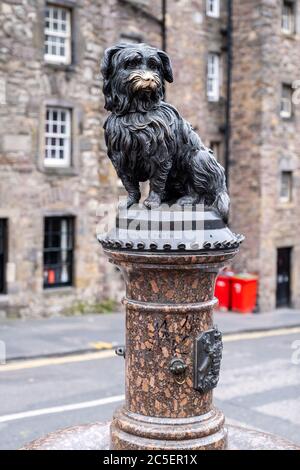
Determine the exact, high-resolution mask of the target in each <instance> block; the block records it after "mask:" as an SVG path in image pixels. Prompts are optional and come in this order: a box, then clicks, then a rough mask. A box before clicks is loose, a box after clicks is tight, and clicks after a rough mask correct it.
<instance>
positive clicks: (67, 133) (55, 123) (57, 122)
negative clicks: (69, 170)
mask: <svg viewBox="0 0 300 470" xmlns="http://www.w3.org/2000/svg"><path fill="white" fill-rule="evenodd" d="M44 164H45V166H52V167H53V166H55V167H68V166H70V164H71V110H70V109H66V108H54V107H48V108H47V109H46V127H45V160H44Z"/></svg>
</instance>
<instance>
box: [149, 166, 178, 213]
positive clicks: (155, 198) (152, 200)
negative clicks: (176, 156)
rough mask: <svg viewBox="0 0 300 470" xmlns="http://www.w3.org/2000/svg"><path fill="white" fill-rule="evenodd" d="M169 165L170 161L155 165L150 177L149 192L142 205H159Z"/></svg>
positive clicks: (152, 206)
mask: <svg viewBox="0 0 300 470" xmlns="http://www.w3.org/2000/svg"><path fill="white" fill-rule="evenodd" d="M171 167H172V162H169V161H167V162H165V163H164V164H163V165H161V166H158V167H157V169H156V171H155V172H154V174H153V176H152V178H151V179H150V193H149V196H148V197H147V199H145V201H144V205H145V206H146V207H147V208H148V209H156V208H158V207H159V206H160V205H161V201H162V199H163V196H164V193H165V187H166V181H167V178H168V175H169V172H170V169H171Z"/></svg>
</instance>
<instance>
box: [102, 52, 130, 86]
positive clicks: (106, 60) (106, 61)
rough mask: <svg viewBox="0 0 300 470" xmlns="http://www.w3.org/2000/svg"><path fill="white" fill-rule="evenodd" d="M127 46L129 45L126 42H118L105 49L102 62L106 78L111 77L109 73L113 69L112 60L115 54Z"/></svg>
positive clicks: (103, 73)
mask: <svg viewBox="0 0 300 470" xmlns="http://www.w3.org/2000/svg"><path fill="white" fill-rule="evenodd" d="M125 47H127V45H126V44H117V45H116V46H113V47H110V48H108V49H106V50H105V52H104V57H103V59H102V62H101V73H102V75H103V78H104V79H105V80H107V79H108V78H109V73H110V69H111V61H112V58H113V56H114V55H115V54H116V53H117V52H119V51H121V50H122V49H125Z"/></svg>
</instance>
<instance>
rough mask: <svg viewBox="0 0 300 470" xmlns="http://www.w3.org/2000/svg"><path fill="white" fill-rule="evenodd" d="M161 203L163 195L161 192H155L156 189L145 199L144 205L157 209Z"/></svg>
mask: <svg viewBox="0 0 300 470" xmlns="http://www.w3.org/2000/svg"><path fill="white" fill-rule="evenodd" d="M160 205H161V197H160V196H159V194H157V193H155V192H154V191H151V193H150V194H149V196H148V197H147V199H145V201H144V206H145V207H147V209H157V208H158V207H159V206H160Z"/></svg>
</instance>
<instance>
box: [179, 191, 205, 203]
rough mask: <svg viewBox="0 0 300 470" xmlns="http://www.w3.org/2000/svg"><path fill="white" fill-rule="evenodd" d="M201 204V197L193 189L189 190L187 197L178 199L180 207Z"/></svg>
mask: <svg viewBox="0 0 300 470" xmlns="http://www.w3.org/2000/svg"><path fill="white" fill-rule="evenodd" d="M199 202H200V196H199V194H197V193H196V191H195V190H194V188H193V187H189V188H188V192H187V194H186V195H185V196H182V197H181V198H180V199H178V201H177V204H178V205H179V206H187V205H194V204H198V203H199Z"/></svg>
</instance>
